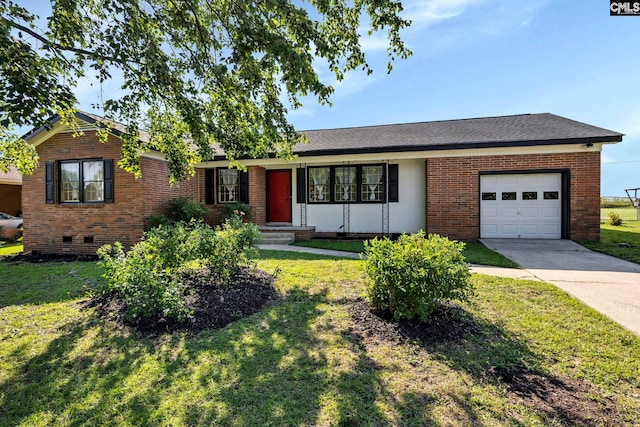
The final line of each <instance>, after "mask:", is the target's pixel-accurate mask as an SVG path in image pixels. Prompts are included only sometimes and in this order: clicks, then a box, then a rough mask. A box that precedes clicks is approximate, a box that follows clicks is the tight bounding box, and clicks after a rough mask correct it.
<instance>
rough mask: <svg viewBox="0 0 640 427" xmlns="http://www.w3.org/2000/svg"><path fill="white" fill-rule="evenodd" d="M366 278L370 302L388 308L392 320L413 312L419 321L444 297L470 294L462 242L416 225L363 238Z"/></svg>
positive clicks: (408, 316) (461, 298) (459, 297)
mask: <svg viewBox="0 0 640 427" xmlns="http://www.w3.org/2000/svg"><path fill="white" fill-rule="evenodd" d="M364 247H365V252H366V254H367V259H366V260H365V271H366V273H367V276H368V278H369V283H368V288H367V297H368V300H369V302H370V303H371V304H372V305H373V307H374V308H376V309H378V310H388V311H389V312H391V314H392V315H393V317H394V318H395V319H396V320H399V319H409V320H410V319H413V318H415V317H416V316H419V317H420V319H421V320H423V321H425V320H427V318H428V317H429V315H430V314H431V313H432V312H433V310H434V309H435V308H436V306H437V305H438V304H440V303H442V302H444V301H448V300H458V301H467V300H468V299H469V298H470V297H471V296H473V287H472V285H471V283H470V282H469V281H468V278H469V276H470V273H469V267H468V266H467V264H466V263H465V260H464V257H463V255H462V250H463V249H464V243H460V242H454V241H451V240H449V239H447V238H445V237H440V236H438V235H429V236H428V238H427V237H425V233H424V232H423V231H420V232H419V233H417V234H413V235H408V234H402V235H401V236H400V237H399V238H398V240H397V241H395V242H394V241H392V240H390V239H388V238H383V239H378V238H376V239H373V240H369V241H367V242H365V243H364Z"/></svg>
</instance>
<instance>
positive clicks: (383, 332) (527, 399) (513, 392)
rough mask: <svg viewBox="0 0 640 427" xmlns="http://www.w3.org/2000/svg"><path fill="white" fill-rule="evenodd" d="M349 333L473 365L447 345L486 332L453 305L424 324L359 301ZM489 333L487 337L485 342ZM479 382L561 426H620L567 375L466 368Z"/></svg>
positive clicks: (607, 407)
mask: <svg viewBox="0 0 640 427" xmlns="http://www.w3.org/2000/svg"><path fill="white" fill-rule="evenodd" d="M350 311H351V316H352V319H353V324H352V332H353V333H354V334H356V335H357V336H359V337H360V339H361V340H362V341H363V342H364V343H365V344H371V345H375V344H379V343H381V342H382V343H384V342H386V343H390V344H399V343H417V344H418V345H420V346H421V347H422V348H423V349H424V350H426V351H427V352H429V353H438V354H440V353H442V356H443V357H448V358H452V362H453V365H454V366H459V367H462V368H463V369H464V368H465V366H466V368H467V369H472V368H470V367H469V366H468V365H465V362H464V361H456V360H455V357H456V356H455V355H454V354H455V352H447V350H446V348H447V345H452V346H463V345H465V339H466V338H468V337H469V336H470V335H475V336H480V337H482V335H487V332H486V331H484V329H483V327H482V326H481V325H480V324H479V323H478V322H477V321H476V320H475V319H474V317H473V315H471V314H470V313H469V312H467V311H465V310H464V309H462V308H461V307H459V306H456V305H443V306H441V307H439V308H438V309H436V311H435V312H434V313H433V314H432V316H431V318H430V322H429V323H422V322H419V321H411V322H407V321H399V322H398V321H395V320H393V318H392V317H391V316H390V314H389V313H386V312H382V313H381V312H373V311H372V310H371V306H370V305H369V304H368V303H367V302H366V301H363V300H358V301H356V302H355V303H354V304H353V305H352V306H351V307H350ZM491 339H492V338H491V337H489V336H487V342H489V341H490V340H491ZM470 373H472V374H475V375H477V376H478V377H479V378H481V379H482V380H484V381H490V382H493V383H495V384H499V385H503V386H504V388H505V390H506V391H507V392H508V394H509V398H510V399H511V400H512V401H514V402H519V403H522V404H524V405H527V406H529V407H532V408H534V409H535V410H537V411H538V412H540V413H543V414H545V415H546V417H548V418H549V420H556V421H560V422H561V423H562V424H566V425H581V426H584V425H586V426H591V425H620V424H623V422H622V419H621V418H620V415H619V413H618V411H617V409H616V405H615V403H614V402H613V401H612V400H611V399H609V398H606V397H599V396H601V393H598V391H597V390H596V389H594V387H592V386H591V385H589V384H588V383H586V382H584V381H581V380H578V379H575V378H571V377H569V376H563V375H561V376H555V375H551V374H545V373H541V372H535V371H532V370H530V369H526V368H524V367H512V368H509V369H499V368H497V367H489V368H488V369H486V370H485V371H484V372H470Z"/></svg>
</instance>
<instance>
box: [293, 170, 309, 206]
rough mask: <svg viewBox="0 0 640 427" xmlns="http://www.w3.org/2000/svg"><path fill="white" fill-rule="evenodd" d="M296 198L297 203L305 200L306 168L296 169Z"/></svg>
mask: <svg viewBox="0 0 640 427" xmlns="http://www.w3.org/2000/svg"><path fill="white" fill-rule="evenodd" d="M296 175H297V176H296V198H297V202H298V203H305V202H306V201H307V170H306V169H305V168H298V169H296Z"/></svg>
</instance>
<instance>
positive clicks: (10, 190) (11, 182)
mask: <svg viewBox="0 0 640 427" xmlns="http://www.w3.org/2000/svg"><path fill="white" fill-rule="evenodd" d="M0 212H4V213H7V214H9V215H13V216H20V214H22V176H21V175H20V173H19V172H18V171H17V170H15V169H11V170H9V172H6V173H5V172H0Z"/></svg>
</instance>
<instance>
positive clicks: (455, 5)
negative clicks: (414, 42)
mask: <svg viewBox="0 0 640 427" xmlns="http://www.w3.org/2000/svg"><path fill="white" fill-rule="evenodd" d="M485 2H486V0H418V1H408V2H406V3H405V4H404V5H405V11H404V13H403V17H404V18H406V19H410V20H411V21H412V23H413V26H414V28H415V27H425V26H429V25H432V24H435V23H437V22H440V21H444V20H447V19H451V18H454V17H456V16H459V15H461V14H463V13H464V12H465V11H466V10H467V9H469V8H470V7H472V6H475V5H477V4H482V3H485Z"/></svg>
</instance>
